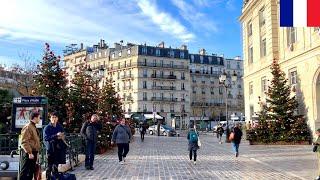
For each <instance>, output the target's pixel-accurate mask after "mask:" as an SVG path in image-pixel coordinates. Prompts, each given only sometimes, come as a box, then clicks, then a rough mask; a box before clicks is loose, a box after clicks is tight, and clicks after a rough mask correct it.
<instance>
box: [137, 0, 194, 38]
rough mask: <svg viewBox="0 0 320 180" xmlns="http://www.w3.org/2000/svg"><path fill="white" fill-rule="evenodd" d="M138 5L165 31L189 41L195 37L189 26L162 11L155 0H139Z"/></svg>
mask: <svg viewBox="0 0 320 180" xmlns="http://www.w3.org/2000/svg"><path fill="white" fill-rule="evenodd" d="M138 6H139V7H140V8H141V11H142V13H143V14H145V15H146V16H148V17H149V18H151V20H152V21H153V22H154V23H155V24H156V25H158V26H159V27H160V29H161V30H162V31H163V32H166V33H169V34H171V35H173V36H176V37H177V38H178V39H181V40H182V41H184V42H188V41H190V40H192V39H194V38H195V35H194V34H192V33H191V32H188V30H187V28H186V27H185V26H183V25H182V24H181V23H180V22H179V21H177V20H176V19H174V18H173V17H171V16H170V14H168V13H165V12H161V11H160V10H159V9H158V8H157V6H156V4H155V3H154V2H151V1H148V0H139V1H138Z"/></svg>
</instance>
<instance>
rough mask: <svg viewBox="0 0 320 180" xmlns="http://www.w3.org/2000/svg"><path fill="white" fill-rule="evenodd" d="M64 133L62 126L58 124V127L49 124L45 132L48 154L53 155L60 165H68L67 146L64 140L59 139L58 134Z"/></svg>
mask: <svg viewBox="0 0 320 180" xmlns="http://www.w3.org/2000/svg"><path fill="white" fill-rule="evenodd" d="M58 132H64V129H63V127H62V126H61V124H59V123H57V125H56V127H54V126H53V124H51V123H49V124H48V125H47V126H46V127H45V128H44V130H43V143H44V145H45V147H46V150H47V153H48V154H50V155H52V156H53V157H54V158H55V160H56V162H58V163H59V164H65V163H66V148H67V145H66V144H65V142H63V140H62V139H58V136H57V133H58Z"/></svg>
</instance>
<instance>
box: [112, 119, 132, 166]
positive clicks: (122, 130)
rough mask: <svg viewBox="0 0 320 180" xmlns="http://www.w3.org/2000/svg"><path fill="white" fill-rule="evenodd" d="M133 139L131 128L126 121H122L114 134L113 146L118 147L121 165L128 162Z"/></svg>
mask: <svg viewBox="0 0 320 180" xmlns="http://www.w3.org/2000/svg"><path fill="white" fill-rule="evenodd" d="M131 138H132V134H131V130H130V127H129V126H127V125H126V120H125V119H121V121H120V124H119V125H117V126H116V128H115V129H114V131H113V134H112V141H111V144H112V145H113V144H114V143H116V144H117V146H118V158H119V163H120V164H121V165H123V164H124V162H125V161H126V156H127V154H128V152H129V143H130V139H131Z"/></svg>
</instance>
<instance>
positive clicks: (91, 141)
mask: <svg viewBox="0 0 320 180" xmlns="http://www.w3.org/2000/svg"><path fill="white" fill-rule="evenodd" d="M98 120H99V116H98V115H97V114H93V115H92V116H91V119H90V120H88V121H85V122H84V123H83V124H82V127H81V130H80V133H81V135H82V136H83V138H84V139H85V142H86V158H85V167H86V169H87V170H94V168H93V161H94V154H95V151H96V144H97V140H98V139H97V134H98V131H101V129H102V124H101V123H99V122H98Z"/></svg>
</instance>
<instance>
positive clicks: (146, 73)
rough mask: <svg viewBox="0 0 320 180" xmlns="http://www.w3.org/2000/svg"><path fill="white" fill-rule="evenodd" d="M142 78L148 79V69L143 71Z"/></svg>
mask: <svg viewBox="0 0 320 180" xmlns="http://www.w3.org/2000/svg"><path fill="white" fill-rule="evenodd" d="M143 77H148V69H144V70H143Z"/></svg>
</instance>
